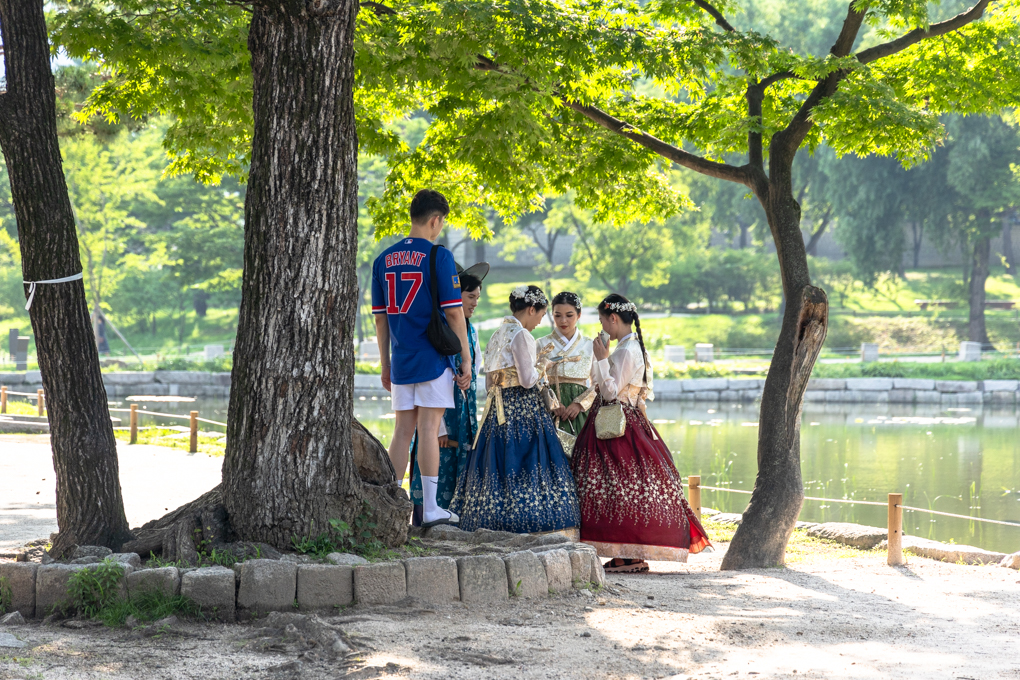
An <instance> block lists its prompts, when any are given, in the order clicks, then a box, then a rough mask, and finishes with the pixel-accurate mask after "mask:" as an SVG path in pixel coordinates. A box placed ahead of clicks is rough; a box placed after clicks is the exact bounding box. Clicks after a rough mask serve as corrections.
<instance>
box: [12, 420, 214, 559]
mask: <svg viewBox="0 0 1020 680" xmlns="http://www.w3.org/2000/svg"><path fill="white" fill-rule="evenodd" d="M117 455H118V458H119V462H120V486H121V489H122V492H123V494H124V511H125V512H126V513H127V518H128V523H129V524H130V525H131V526H132V527H136V526H140V525H141V524H144V523H145V522H148V521H149V520H150V519H156V518H157V517H162V516H163V515H165V514H166V513H167V512H168V511H169V510H173V509H174V508H177V507H179V506H181V505H183V504H184V503H187V502H188V501H191V500H194V499H195V498H197V497H198V496H200V495H201V494H203V493H205V492H206V491H208V490H209V489H211V488H212V487H214V486H216V485H217V484H219V481H220V469H221V467H222V465H223V459H222V458H213V457H210V456H207V455H205V454H203V453H197V454H189V453H187V452H185V451H179V450H176V449H168V448H163V447H159V446H143V445H135V446H130V445H128V444H125V443H123V442H117ZM55 484H56V483H55V476H54V472H53V453H52V450H51V449H50V438H49V435H45V434H44V435H0V554H2V553H7V552H10V551H12V550H13V549H14V548H17V547H20V546H22V545H24V544H25V543H26V542H28V541H31V540H34V539H36V538H46V537H48V536H49V535H50V533H52V532H54V531H56V530H57V510H56V507H57V506H56V502H57V497H56V486H55Z"/></svg>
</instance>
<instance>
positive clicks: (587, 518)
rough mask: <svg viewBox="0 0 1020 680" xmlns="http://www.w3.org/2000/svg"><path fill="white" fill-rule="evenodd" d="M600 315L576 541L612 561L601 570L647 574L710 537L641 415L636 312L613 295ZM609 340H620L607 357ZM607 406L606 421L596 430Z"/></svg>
mask: <svg viewBox="0 0 1020 680" xmlns="http://www.w3.org/2000/svg"><path fill="white" fill-rule="evenodd" d="M598 310H599V321H600V322H601V323H602V330H603V331H604V333H603V334H601V336H600V337H597V338H595V340H594V343H593V353H594V356H595V361H594V362H593V364H592V371H591V378H592V384H593V385H595V386H596V387H597V389H598V392H599V396H598V398H596V400H595V403H594V404H593V405H592V408H591V412H590V413H589V415H588V419H587V421H585V424H584V427H583V428H582V430H581V433H580V434H579V435H578V437H577V442H576V444H575V445H574V458H573V462H572V467H573V472H574V479H575V480H576V482H577V493H578V497H579V500H580V504H581V540H582V541H583V542H585V543H590V544H591V545H593V546H595V549H596V550H597V551H598V554H599V555H601V556H603V557H611V558H613V559H612V560H611V561H609V562H607V563H606V565H605V569H606V571H608V572H642V571H648V563H647V562H646V561H645V560H662V561H673V562H686V561H687V555H688V554H689V553H698V552H701V551H702V550H704V549H705V548H706V547H708V546H709V542H708V534H707V533H706V532H705V530H704V529H703V528H702V526H701V522H699V521H698V518H697V517H696V516H695V515H694V512H693V511H692V510H691V506H690V505H688V504H687V499H685V498H684V493H683V487H682V486H681V482H680V475H679V473H678V472H677V470H676V467H675V466H674V465H673V457H672V455H671V454H670V451H669V448H668V447H667V446H666V444H665V442H663V441H662V438H661V437H660V436H659V433H658V432H656V430H655V428H654V427H653V426H652V424H651V423H650V422H649V421H648V418H647V417H646V416H645V400H646V399H648V400H651V399H652V367H651V364H650V363H649V361H648V353H647V352H645V344H644V339H643V338H642V337H641V322H640V321H639V319H638V313H637V307H636V306H635V305H634V303H632V302H630V301H629V300H628V299H627V298H625V297H623V296H622V295H616V294H615V293H614V294H612V295H610V296H608V297H607V298H606V299H605V300H603V301H602V303H601V304H599V307H598ZM607 335H608V339H606V336H607ZM611 340H616V341H617V345H616V349H615V350H613V353H612V354H610V353H609V348H608V344H609V342H608V341H611ZM616 404H619V406H620V408H621V409H622V412H623V420H625V423H626V424H625V427H616V426H615V425H614V424H613V421H614V420H620V419H614V418H613V417H610V416H615V415H618V413H619V411H617V410H616V406H615V405H616ZM604 408H605V409H607V413H606V416H607V417H606V418H604V419H603V422H602V424H601V425H600V423H599V422H598V421H599V412H600V411H601V410H602V409H604ZM606 423H609V428H608V429H609V430H610V431H608V432H607V431H606V430H607V428H606V427H605V425H606ZM618 425H622V423H618ZM620 429H622V430H623V432H622V434H619V430H620ZM600 435H601V436H602V437H605V438H600Z"/></svg>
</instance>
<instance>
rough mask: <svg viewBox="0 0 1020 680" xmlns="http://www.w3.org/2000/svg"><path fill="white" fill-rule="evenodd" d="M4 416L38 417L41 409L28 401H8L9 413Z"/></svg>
mask: <svg viewBox="0 0 1020 680" xmlns="http://www.w3.org/2000/svg"><path fill="white" fill-rule="evenodd" d="M4 415H8V416H37V415H39V407H37V406H36V405H35V404H33V403H31V402H28V401H11V400H10V399H8V401H7V413H5V414H4Z"/></svg>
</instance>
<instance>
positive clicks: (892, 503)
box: [684, 475, 1020, 566]
mask: <svg viewBox="0 0 1020 680" xmlns="http://www.w3.org/2000/svg"><path fill="white" fill-rule="evenodd" d="M684 486H686V487H687V489H688V501H689V502H690V505H691V508H692V509H693V510H694V514H695V515H697V516H698V519H701V492H702V490H705V491H723V492H726V493H739V494H745V495H748V496H750V495H751V493H752V492H751V491H746V490H744V489H727V488H725V487H718V486H702V485H701V476H700V475H691V476H690V477H688V478H687V484H685V485H684ZM804 500H806V501H824V502H826V503H844V504H847V505H874V506H878V507H884V508H888V510H889V520H888V524H887V527H888V531H889V539H888V546H889V547H888V563H889V564H891V565H894V566H895V565H898V564H905V563H906V561H905V560H904V559H903V511H904V510H909V511H911V512H924V513H928V514H930V515H941V516H943V517H955V518H957V519H965V520H969V521H971V522H984V523H986V524H1001V525H1004V526H1008V527H1020V522H1007V521H1003V520H999V519H985V518H984V517H971V516H969V515H959V514H956V513H953V512H942V511H941V510H931V509H928V508H915V507H913V506H910V505H903V494H901V493H891V494H889V501H888V502H886V503H882V502H881V501H859V500H851V499H845V498H819V497H817V496H804Z"/></svg>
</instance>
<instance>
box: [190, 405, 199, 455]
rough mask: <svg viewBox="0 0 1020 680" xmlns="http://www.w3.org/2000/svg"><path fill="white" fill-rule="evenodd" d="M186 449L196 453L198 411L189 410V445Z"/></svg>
mask: <svg viewBox="0 0 1020 680" xmlns="http://www.w3.org/2000/svg"><path fill="white" fill-rule="evenodd" d="M188 451H190V452H191V453H198V411H192V412H191V446H189V447H188Z"/></svg>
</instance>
